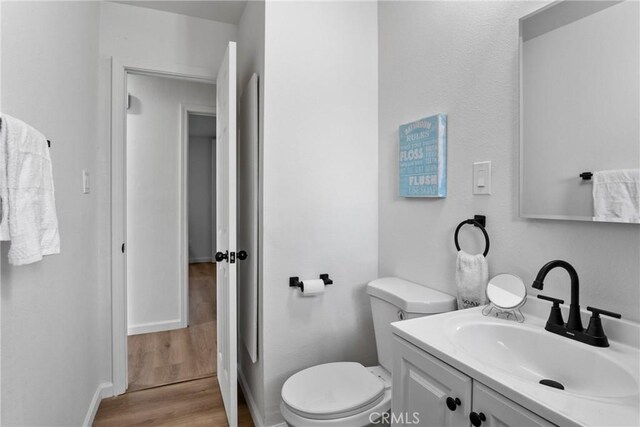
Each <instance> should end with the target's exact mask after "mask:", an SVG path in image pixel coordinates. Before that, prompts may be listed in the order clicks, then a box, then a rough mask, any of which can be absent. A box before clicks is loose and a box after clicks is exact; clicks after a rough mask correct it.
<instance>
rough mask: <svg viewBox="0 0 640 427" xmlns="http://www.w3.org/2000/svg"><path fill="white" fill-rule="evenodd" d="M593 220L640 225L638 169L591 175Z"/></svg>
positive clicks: (639, 170) (609, 171) (600, 172)
mask: <svg viewBox="0 0 640 427" xmlns="http://www.w3.org/2000/svg"><path fill="white" fill-rule="evenodd" d="M593 219H594V221H620V222H635V223H640V169H619V170H608V171H598V172H594V173H593Z"/></svg>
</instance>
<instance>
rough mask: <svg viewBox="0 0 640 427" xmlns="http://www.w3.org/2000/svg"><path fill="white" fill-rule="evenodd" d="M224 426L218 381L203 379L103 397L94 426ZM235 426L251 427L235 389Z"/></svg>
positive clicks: (247, 411) (224, 419)
mask: <svg viewBox="0 0 640 427" xmlns="http://www.w3.org/2000/svg"><path fill="white" fill-rule="evenodd" d="M143 425H144V426H172V427H173V426H176V427H180V426H190V427H196V426H212V427H213V426H216V427H217V426H227V425H228V424H227V418H226V414H225V412H224V406H223V403H222V397H221V396H220V389H219V388H218V380H217V378H216V377H209V378H203V379H199V380H193V381H188V382H183V383H179V384H172V385H167V386H163V387H157V388H152V389H148V390H141V391H136V392H133V393H127V394H123V395H122V396H118V397H113V398H107V399H104V400H103V401H102V402H101V403H100V408H99V409H98V413H97V414H96V418H95V421H94V422H93V426H94V427H116V426H117V427H123V426H143ZM238 426H241V427H253V421H252V420H251V414H250V413H249V409H248V408H247V404H246V403H245V401H244V398H243V397H242V394H241V392H240V388H239V387H238Z"/></svg>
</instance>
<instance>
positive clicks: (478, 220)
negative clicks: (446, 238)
mask: <svg viewBox="0 0 640 427" xmlns="http://www.w3.org/2000/svg"><path fill="white" fill-rule="evenodd" d="M465 224H472V225H474V226H476V227H478V228H480V231H482V234H484V240H485V241H486V246H485V248H484V253H483V254H482V255H483V256H485V257H486V256H487V254H489V234H487V230H486V229H485V228H484V227H485V225H486V224H487V217H485V216H484V215H474V217H473V219H465V220H464V221H462V222H461V223H460V224H458V227H456V232H455V234H454V235H453V242H454V243H455V244H456V249H457V250H460V244H459V243H458V232H459V231H460V229H461V228H462V226H463V225H465Z"/></svg>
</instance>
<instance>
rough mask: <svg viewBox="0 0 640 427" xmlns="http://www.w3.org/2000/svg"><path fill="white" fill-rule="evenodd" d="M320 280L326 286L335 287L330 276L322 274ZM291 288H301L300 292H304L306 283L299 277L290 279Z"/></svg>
mask: <svg viewBox="0 0 640 427" xmlns="http://www.w3.org/2000/svg"><path fill="white" fill-rule="evenodd" d="M319 278H320V279H321V280H322V281H323V282H324V285H325V286H327V285H333V280H331V279H330V278H329V275H328V274H321V275H320V277H319ZM289 287H291V288H300V290H301V291H302V292H304V283H303V282H302V281H301V280H300V278H299V277H298V276H294V277H289Z"/></svg>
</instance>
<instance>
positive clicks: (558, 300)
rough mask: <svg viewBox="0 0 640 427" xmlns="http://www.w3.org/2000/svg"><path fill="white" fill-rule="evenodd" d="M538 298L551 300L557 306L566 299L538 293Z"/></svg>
mask: <svg viewBox="0 0 640 427" xmlns="http://www.w3.org/2000/svg"><path fill="white" fill-rule="evenodd" d="M538 298H539V299H543V300H545V301H551V302H552V303H553V306H554V307H557V306H558V304H564V300H563V299H558V298H553V297H548V296H546V295H542V294H538Z"/></svg>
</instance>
